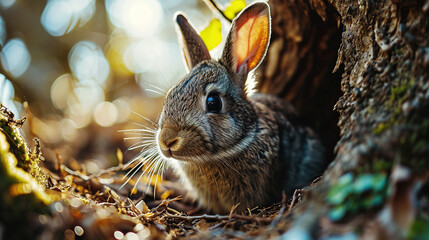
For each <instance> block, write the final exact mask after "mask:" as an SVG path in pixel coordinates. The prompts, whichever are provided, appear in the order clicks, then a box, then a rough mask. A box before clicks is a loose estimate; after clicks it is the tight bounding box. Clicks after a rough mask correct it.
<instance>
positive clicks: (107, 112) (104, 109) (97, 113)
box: [94, 102, 118, 127]
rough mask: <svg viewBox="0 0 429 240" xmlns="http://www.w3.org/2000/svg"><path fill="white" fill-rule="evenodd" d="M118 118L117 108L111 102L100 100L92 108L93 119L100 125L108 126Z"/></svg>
mask: <svg viewBox="0 0 429 240" xmlns="http://www.w3.org/2000/svg"><path fill="white" fill-rule="evenodd" d="M117 119H118V110H117V109H116V106H115V105H114V104H113V103H111V102H100V103H98V104H97V106H96V107H95V110H94V120H95V122H96V123H97V124H98V125H100V126H102V127H110V126H112V125H113V124H115V123H116V120H117Z"/></svg>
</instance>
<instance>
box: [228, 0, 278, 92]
mask: <svg viewBox="0 0 429 240" xmlns="http://www.w3.org/2000/svg"><path fill="white" fill-rule="evenodd" d="M270 35H271V17H270V8H269V6H268V4H267V3H265V2H257V3H254V4H252V5H250V6H248V7H247V8H245V9H244V10H243V11H242V12H241V13H240V14H239V15H238V16H237V17H236V18H235V19H234V21H233V23H232V26H231V30H230V32H229V34H228V38H227V39H226V43H225V48H224V50H223V53H222V58H221V59H220V62H221V63H222V64H223V65H224V66H225V67H227V68H228V69H229V71H230V72H231V73H232V74H236V75H238V80H239V81H241V82H240V83H239V84H243V85H244V82H243V80H244V81H245V79H246V77H247V74H248V73H249V72H250V71H251V70H252V69H254V68H256V67H257V66H258V65H259V64H260V63H261V62H262V60H263V59H264V56H265V53H266V52H267V49H268V43H269V41H270Z"/></svg>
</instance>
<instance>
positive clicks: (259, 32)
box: [154, 2, 325, 213]
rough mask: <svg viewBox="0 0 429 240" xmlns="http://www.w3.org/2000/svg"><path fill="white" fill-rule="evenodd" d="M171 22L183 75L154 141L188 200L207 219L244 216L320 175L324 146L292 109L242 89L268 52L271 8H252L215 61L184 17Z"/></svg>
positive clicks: (167, 100) (242, 16)
mask: <svg viewBox="0 0 429 240" xmlns="http://www.w3.org/2000/svg"><path fill="white" fill-rule="evenodd" d="M175 21H176V23H177V30H178V31H177V32H178V35H179V37H180V39H181V46H182V50H183V54H184V59H185V64H186V67H187V69H188V70H189V73H188V74H187V75H186V76H185V77H184V78H183V79H182V80H181V81H179V82H178V83H177V84H176V85H175V86H173V87H172V88H171V89H170V90H169V91H168V92H167V94H166V98H165V102H164V105H163V109H162V112H161V114H160V117H159V120H158V129H157V130H156V132H155V140H154V141H155V142H156V146H157V150H158V152H159V154H160V155H161V156H162V159H161V160H162V161H165V163H166V164H167V165H168V166H170V167H172V168H173V170H174V172H175V173H176V174H177V175H178V177H179V178H180V179H181V180H182V182H183V185H184V188H185V189H186V190H187V192H189V195H190V196H191V197H192V198H195V199H196V200H197V201H198V202H199V203H200V205H201V206H202V207H204V208H205V209H207V210H209V211H212V212H216V213H227V212H229V211H230V210H231V208H232V207H233V206H235V205H237V204H238V206H236V210H237V211H244V210H246V209H247V208H253V207H255V206H260V207H261V206H267V205H269V204H272V203H274V202H277V201H280V200H281V197H282V191H285V193H286V194H287V196H289V197H290V196H291V194H292V193H293V192H294V190H295V189H297V188H301V187H304V186H306V185H308V184H309V183H311V182H312V180H313V179H315V178H316V177H318V176H319V175H321V174H322V173H323V171H324V167H325V161H324V158H323V155H324V154H323V152H324V149H323V147H322V144H321V143H320V141H319V140H318V138H317V136H316V135H315V134H314V133H313V132H312V131H311V130H310V129H308V128H305V127H303V126H300V125H299V123H298V122H297V118H298V115H297V113H296V111H295V110H294V108H293V107H292V106H291V105H290V104H289V103H287V102H285V101H283V100H282V99H280V98H277V97H275V96H272V95H268V94H262V93H254V94H250V93H248V91H247V89H246V87H245V86H246V84H245V83H246V79H247V77H248V75H249V72H250V71H252V70H254V69H255V68H257V67H258V65H259V64H260V63H261V61H262V60H263V59H264V56H265V54H266V52H267V49H268V45H269V40H270V34H271V18H270V9H269V5H268V4H267V3H265V2H256V3H254V4H251V5H249V6H247V7H246V8H245V9H244V10H243V11H242V12H241V13H240V14H239V15H238V16H237V17H236V18H235V19H234V20H233V22H232V26H231V30H230V32H229V34H228V36H227V39H226V42H225V46H224V49H223V53H222V56H221V57H220V59H219V60H213V59H212V58H211V56H210V54H209V51H208V50H207V47H206V46H205V45H204V42H203V41H202V39H201V38H200V36H199V35H198V34H197V32H196V31H195V30H194V28H193V27H192V26H191V24H190V23H189V22H188V21H187V19H186V18H185V17H184V16H183V15H182V14H176V16H175Z"/></svg>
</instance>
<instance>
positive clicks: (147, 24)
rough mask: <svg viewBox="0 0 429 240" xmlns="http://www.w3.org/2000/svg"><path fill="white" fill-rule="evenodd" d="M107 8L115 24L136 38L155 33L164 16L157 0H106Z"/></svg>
mask: <svg viewBox="0 0 429 240" xmlns="http://www.w3.org/2000/svg"><path fill="white" fill-rule="evenodd" d="M106 10H107V13H108V15H109V19H110V21H111V23H112V24H113V25H114V26H116V27H118V28H121V29H123V30H124V31H125V32H126V33H127V34H128V35H129V36H130V37H135V38H142V37H148V36H152V35H153V34H155V33H156V32H157V31H158V30H159V27H160V23H161V19H162V17H163V11H162V7H161V6H160V4H159V2H158V1H155V0H145V1H140V0H106Z"/></svg>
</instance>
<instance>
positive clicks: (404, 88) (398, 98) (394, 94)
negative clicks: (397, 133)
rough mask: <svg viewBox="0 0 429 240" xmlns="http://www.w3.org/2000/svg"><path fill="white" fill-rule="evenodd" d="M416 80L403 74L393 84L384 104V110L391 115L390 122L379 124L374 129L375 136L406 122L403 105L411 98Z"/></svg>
mask: <svg viewBox="0 0 429 240" xmlns="http://www.w3.org/2000/svg"><path fill="white" fill-rule="evenodd" d="M414 86H415V80H414V78H413V77H408V75H407V74H402V75H401V76H400V77H399V80H398V81H397V82H394V83H392V86H391V88H390V95H389V96H388V99H387V100H386V101H385V103H384V106H383V107H384V110H385V111H387V112H388V113H389V115H390V117H389V118H388V120H386V121H385V122H381V123H379V124H378V125H377V126H376V127H375V128H374V133H375V134H381V133H383V132H384V131H386V130H387V129H391V128H392V127H394V126H396V125H398V124H400V123H403V122H405V117H403V116H402V104H403V103H404V102H405V100H406V99H408V98H409V96H410V94H411V92H412V89H413V87H414Z"/></svg>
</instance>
